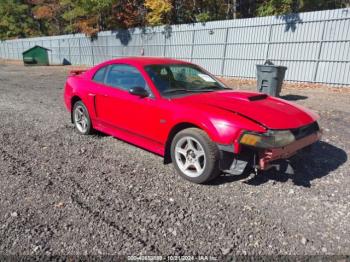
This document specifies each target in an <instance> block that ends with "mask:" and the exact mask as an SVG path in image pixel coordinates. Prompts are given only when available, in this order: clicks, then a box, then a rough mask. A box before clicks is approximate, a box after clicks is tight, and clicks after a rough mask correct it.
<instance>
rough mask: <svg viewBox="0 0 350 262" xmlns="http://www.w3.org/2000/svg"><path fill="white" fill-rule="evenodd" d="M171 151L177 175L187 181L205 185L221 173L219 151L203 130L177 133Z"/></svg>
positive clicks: (193, 129) (186, 130)
mask: <svg viewBox="0 0 350 262" xmlns="http://www.w3.org/2000/svg"><path fill="white" fill-rule="evenodd" d="M170 150H171V151H170V153H171V159H172V162H173V165H174V167H175V169H176V171H177V173H179V174H180V176H181V177H183V178H184V179H186V180H189V181H191V182H193V183H197V184H203V183H207V182H209V181H211V180H213V179H214V178H216V177H217V176H218V175H219V174H220V172H221V171H220V169H219V160H220V157H219V149H218V147H217V145H216V144H215V143H214V142H213V141H211V139H210V138H209V137H208V135H207V134H206V133H205V132H204V131H203V130H201V129H198V128H187V129H184V130H182V131H180V132H179V133H177V134H176V135H175V137H174V139H173V141H172V143H171V148H170Z"/></svg>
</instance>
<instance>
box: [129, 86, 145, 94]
mask: <svg viewBox="0 0 350 262" xmlns="http://www.w3.org/2000/svg"><path fill="white" fill-rule="evenodd" d="M129 93H130V94H132V95H135V96H139V97H147V96H149V93H148V91H147V90H146V89H144V88H143V87H140V86H136V87H133V88H131V89H130V90H129Z"/></svg>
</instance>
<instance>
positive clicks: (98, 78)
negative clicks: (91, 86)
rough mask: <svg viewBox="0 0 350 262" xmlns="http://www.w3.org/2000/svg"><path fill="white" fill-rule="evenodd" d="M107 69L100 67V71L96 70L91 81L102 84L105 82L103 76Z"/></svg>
mask: <svg viewBox="0 0 350 262" xmlns="http://www.w3.org/2000/svg"><path fill="white" fill-rule="evenodd" d="M106 70H107V67H106V66H105V67H102V68H101V69H100V70H98V71H97V72H96V73H95V75H94V77H93V78H92V80H94V81H95V82H99V83H103V82H104V80H105V74H106Z"/></svg>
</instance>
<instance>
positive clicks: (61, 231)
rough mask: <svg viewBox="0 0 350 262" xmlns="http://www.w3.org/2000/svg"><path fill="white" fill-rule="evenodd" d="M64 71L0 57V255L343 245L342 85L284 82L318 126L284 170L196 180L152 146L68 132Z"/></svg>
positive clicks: (348, 179) (347, 121) (328, 250)
mask: <svg viewBox="0 0 350 262" xmlns="http://www.w3.org/2000/svg"><path fill="white" fill-rule="evenodd" d="M66 75H67V68H64V67H24V66H22V65H13V64H4V63H2V64H0V177H1V178H0V179H1V180H0V181H1V182H0V254H5V255H9V254H22V255H23V254H27V255H38V254H43V255H77V254H80V255H84V254H95V255H97V254H123V255H140V254H147V255H152V254H157V255H159V254H162V255H213V256H222V255H227V254H229V255H242V254H248V255H258V254H264V255H273V254H286V255H287V254H288V255H289V254H293V255H315V254H319V255H323V254H329V255H331V254H338V255H344V254H348V255H349V254H350V225H349V221H350V176H349V175H350V172H349V169H350V164H349V161H348V155H349V154H350V92H348V89H346V90H345V89H343V91H342V90H338V89H337V88H335V89H334V88H324V87H318V88H317V87H315V88H307V85H306V86H305V87H304V88H300V86H299V88H298V87H291V86H288V87H286V88H284V90H283V93H282V97H283V98H284V99H287V100H290V101H293V102H295V103H298V104H301V105H305V106H307V107H309V108H311V109H312V110H314V111H316V112H318V113H319V114H320V116H321V120H320V125H321V127H322V128H323V129H324V136H323V138H322V141H321V142H319V143H317V144H316V146H315V148H314V150H313V151H312V153H310V154H303V155H298V156H297V157H295V158H294V159H293V160H292V161H291V162H290V164H291V166H292V167H293V170H290V169H289V170H287V171H285V172H282V171H280V172H277V171H269V172H266V173H262V174H259V175H258V176H254V175H253V174H245V175H243V176H236V177H232V176H221V177H220V178H218V179H217V180H215V181H214V182H213V183H211V184H210V185H195V184H192V183H189V182H186V181H184V180H183V179H181V178H180V177H179V176H178V175H176V173H175V171H174V169H173V167H172V165H166V166H164V165H163V161H162V158H161V157H159V156H156V155H154V154H152V153H149V152H147V151H144V150H142V149H139V148H137V147H134V146H131V145H129V144H127V143H124V142H122V141H120V140H117V139H115V138H113V137H110V136H105V135H101V134H98V135H94V136H80V135H78V134H77V133H76V132H75V131H74V128H73V125H72V124H71V123H70V118H69V113H68V112H67V111H66V109H65V108H64V104H63V99H62V95H63V86H64V82H65V79H66ZM230 83H231V84H235V82H234V81H233V82H232V81H231V82H230ZM242 86H244V85H242ZM234 88H237V86H234ZM245 88H248V89H252V87H251V85H247V86H245ZM344 90H345V91H344ZM293 173H294V174H293Z"/></svg>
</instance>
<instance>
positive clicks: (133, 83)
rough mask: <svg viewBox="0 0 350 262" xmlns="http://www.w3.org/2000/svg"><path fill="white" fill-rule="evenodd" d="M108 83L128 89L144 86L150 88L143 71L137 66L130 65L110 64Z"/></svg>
mask: <svg viewBox="0 0 350 262" xmlns="http://www.w3.org/2000/svg"><path fill="white" fill-rule="evenodd" d="M106 85H109V86H112V87H117V88H120V89H123V90H126V91H128V90H129V89H131V88H133V87H143V88H145V89H147V90H148V87H147V85H146V81H145V80H144V78H143V76H142V75H141V73H140V72H139V71H138V70H137V69H136V68H135V67H132V66H129V65H112V66H110V68H109V70H108V73H107V77H106Z"/></svg>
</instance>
